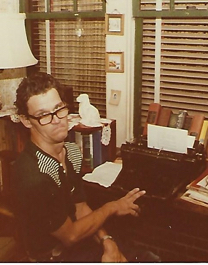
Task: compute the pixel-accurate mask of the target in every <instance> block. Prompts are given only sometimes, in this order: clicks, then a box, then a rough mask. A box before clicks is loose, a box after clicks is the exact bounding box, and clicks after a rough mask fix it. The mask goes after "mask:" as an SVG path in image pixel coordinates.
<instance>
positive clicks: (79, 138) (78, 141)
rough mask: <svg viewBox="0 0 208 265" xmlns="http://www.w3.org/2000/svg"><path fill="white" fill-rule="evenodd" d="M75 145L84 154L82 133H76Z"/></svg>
mask: <svg viewBox="0 0 208 265" xmlns="http://www.w3.org/2000/svg"><path fill="white" fill-rule="evenodd" d="M75 143H76V144H77V145H78V146H79V149H80V151H81V153H82V154H83V141H82V133H81V132H77V131H75Z"/></svg>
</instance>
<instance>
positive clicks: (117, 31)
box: [105, 14, 124, 35]
mask: <svg viewBox="0 0 208 265" xmlns="http://www.w3.org/2000/svg"><path fill="white" fill-rule="evenodd" d="M105 33H106V34H107V35H124V15H123V14H106V15H105Z"/></svg>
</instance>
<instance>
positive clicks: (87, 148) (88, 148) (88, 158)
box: [82, 134, 93, 172]
mask: <svg viewBox="0 0 208 265" xmlns="http://www.w3.org/2000/svg"><path fill="white" fill-rule="evenodd" d="M82 141H83V171H84V172H91V171H92V170H93V166H92V159H93V158H92V143H91V137H90V134H83V135H82Z"/></svg>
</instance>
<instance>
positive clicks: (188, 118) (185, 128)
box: [182, 115, 193, 132]
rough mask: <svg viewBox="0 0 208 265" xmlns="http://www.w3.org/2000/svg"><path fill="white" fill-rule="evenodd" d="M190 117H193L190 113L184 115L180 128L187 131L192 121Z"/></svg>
mask: <svg viewBox="0 0 208 265" xmlns="http://www.w3.org/2000/svg"><path fill="white" fill-rule="evenodd" d="M192 119H193V116H192V115H186V117H185V121H184V124H183V128H182V129H184V130H187V131H188V132H189V130H190V127H191V123H192Z"/></svg>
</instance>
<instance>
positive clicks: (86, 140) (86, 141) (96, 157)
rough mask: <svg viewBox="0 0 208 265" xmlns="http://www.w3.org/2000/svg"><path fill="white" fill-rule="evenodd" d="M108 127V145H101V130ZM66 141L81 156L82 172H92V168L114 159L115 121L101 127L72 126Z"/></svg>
mask: <svg viewBox="0 0 208 265" xmlns="http://www.w3.org/2000/svg"><path fill="white" fill-rule="evenodd" d="M106 126H108V128H109V130H110V133H109V137H110V139H109V143H108V144H103V142H102V137H103V135H102V134H103V128H106ZM68 139H69V141H71V142H75V143H76V144H77V145H78V146H79V148H80V150H81V152H82V155H83V167H82V169H83V172H84V173H88V172H92V171H93V169H94V168H96V167H97V166H99V165H101V164H103V163H104V162H106V161H109V162H112V161H114V160H115V158H116V121H115V120H113V121H112V122H111V123H110V124H108V125H103V126H101V127H87V126H82V125H77V126H74V127H73V128H72V129H71V130H70V131H69V134H68Z"/></svg>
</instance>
